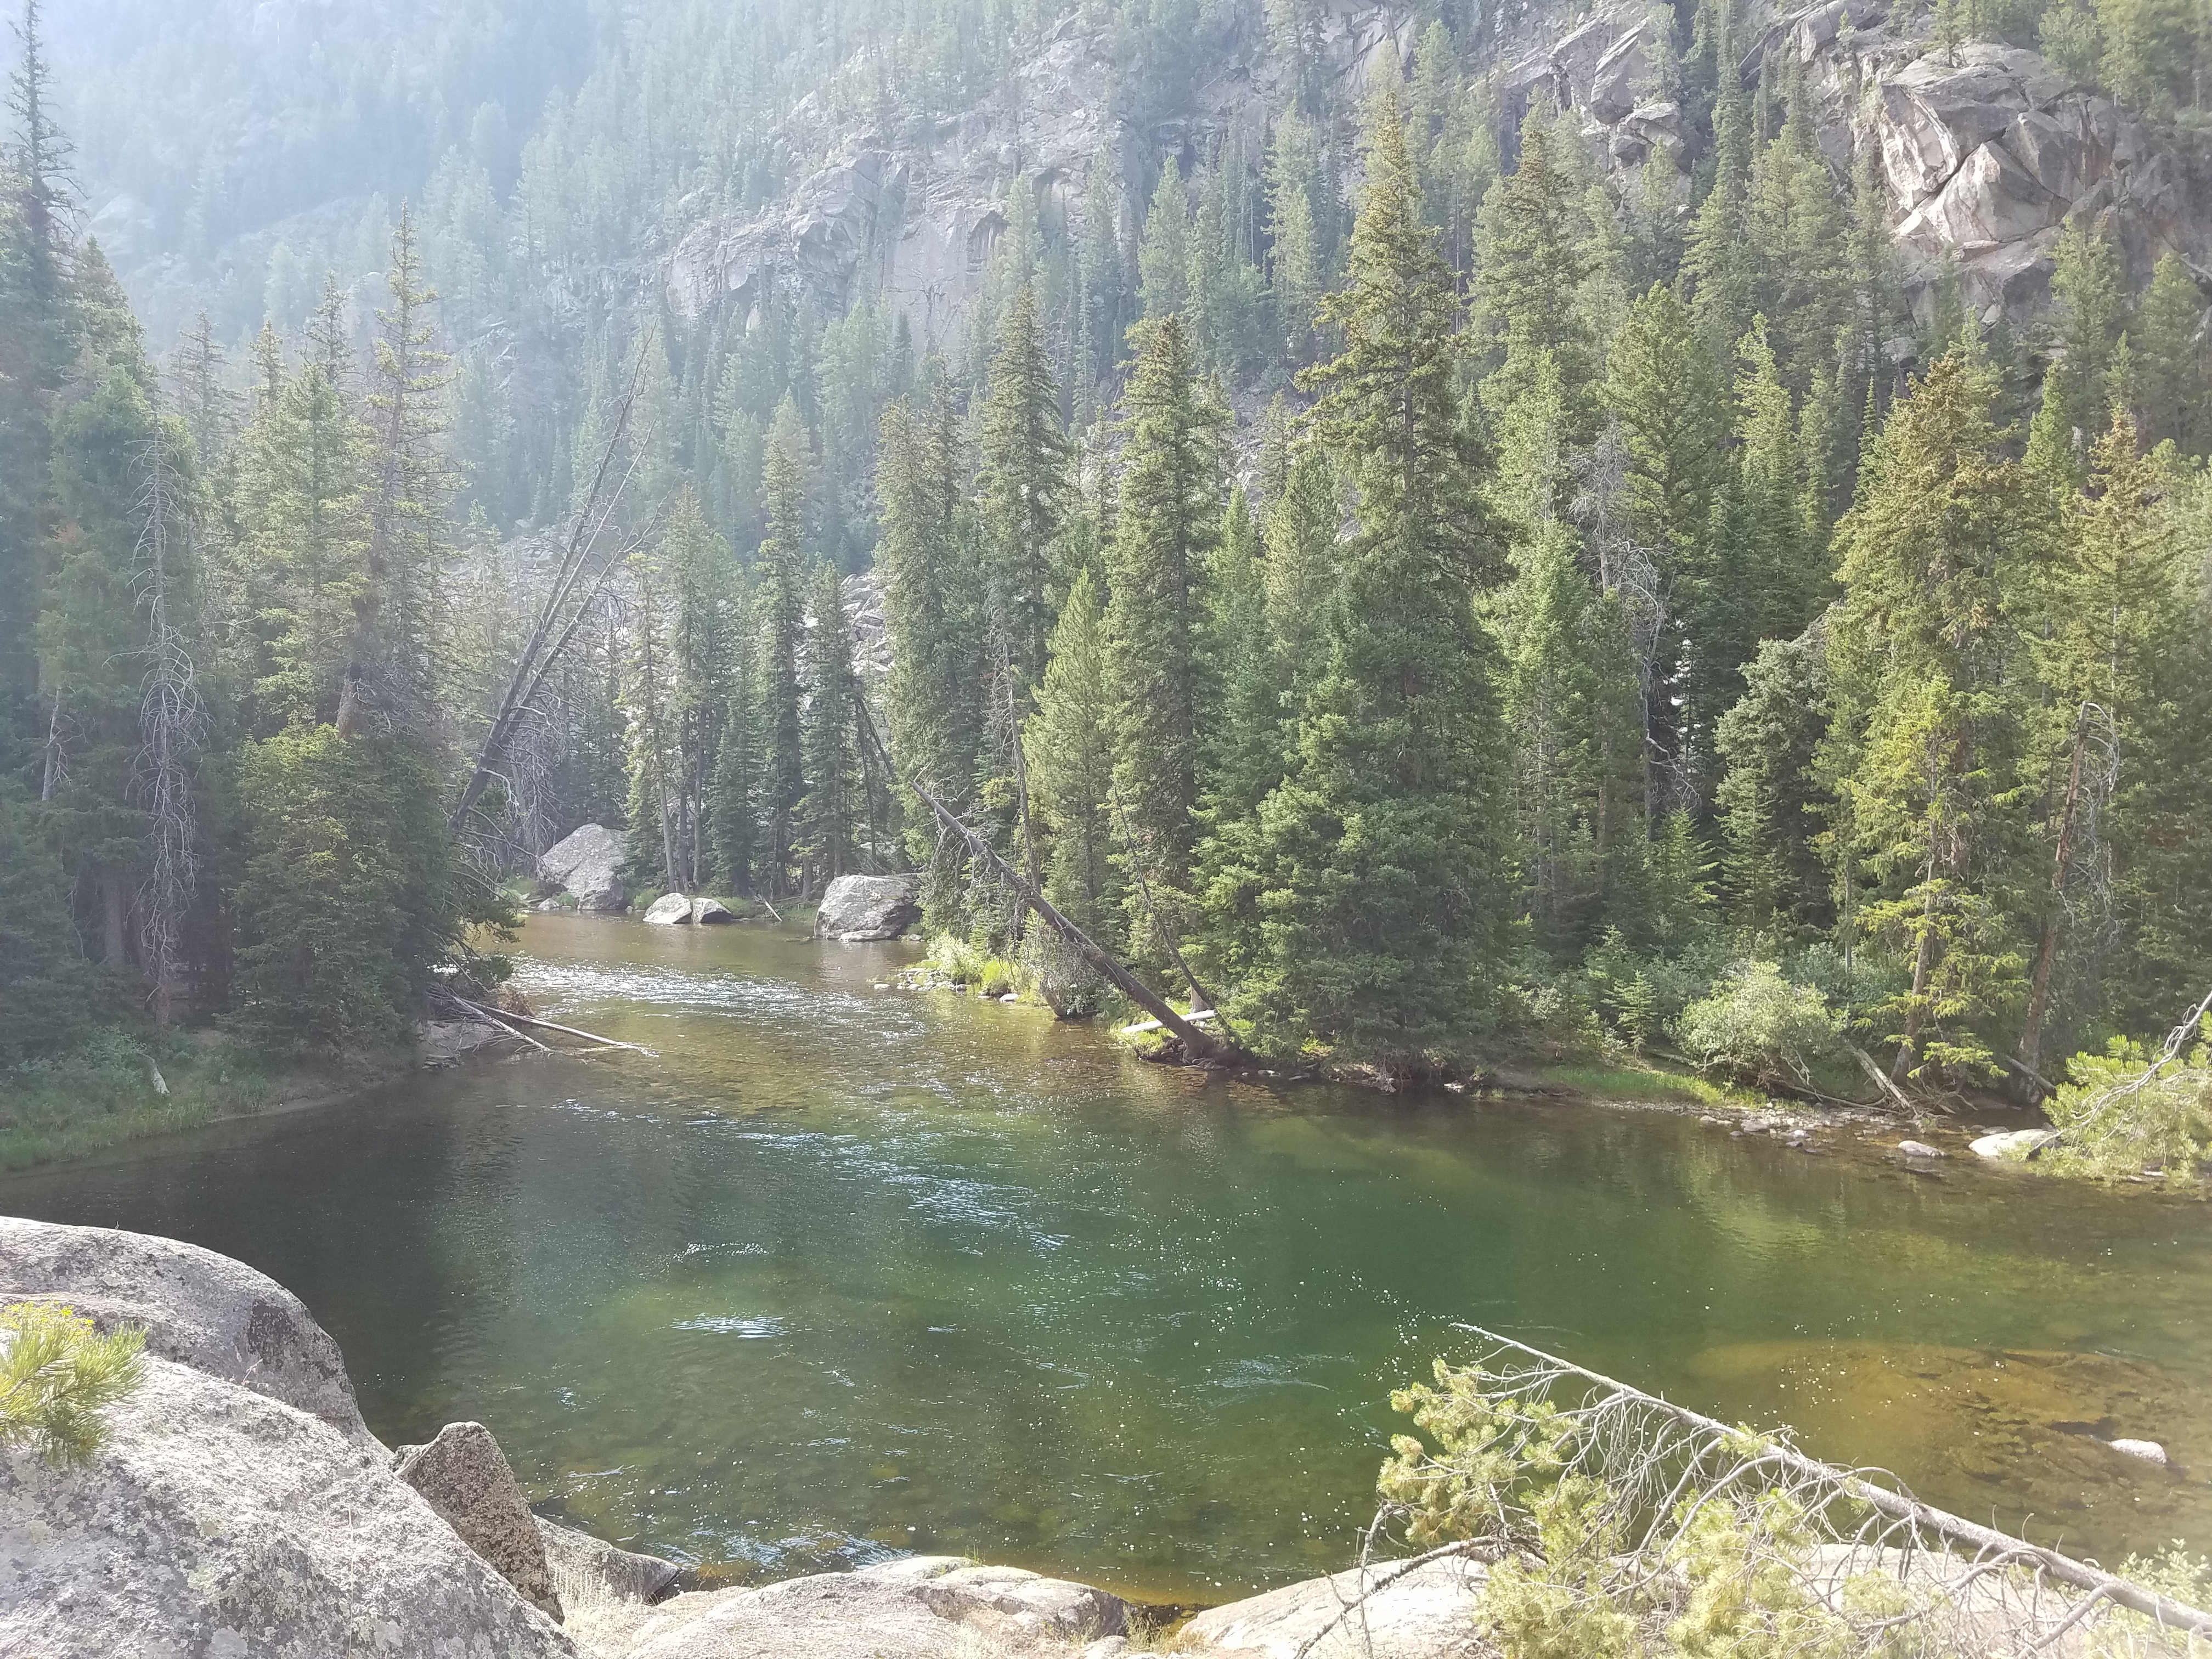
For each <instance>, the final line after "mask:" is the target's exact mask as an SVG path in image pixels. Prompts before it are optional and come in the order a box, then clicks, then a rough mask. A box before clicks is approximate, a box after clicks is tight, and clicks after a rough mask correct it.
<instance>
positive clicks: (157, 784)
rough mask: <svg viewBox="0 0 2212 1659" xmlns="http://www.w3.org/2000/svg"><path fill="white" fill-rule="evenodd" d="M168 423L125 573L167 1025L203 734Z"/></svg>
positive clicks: (156, 449)
mask: <svg viewBox="0 0 2212 1659" xmlns="http://www.w3.org/2000/svg"><path fill="white" fill-rule="evenodd" d="M170 444H171V438H170V432H169V429H168V428H167V425H166V424H165V423H164V422H161V421H158V420H157V421H156V422H155V426H154V435H153V436H152V437H151V438H149V440H147V441H146V443H145V445H144V446H143V450H142V452H141V453H140V456H139V468H140V471H141V474H142V482H141V483H140V485H139V489H138V515H139V520H140V527H139V532H138V540H137V545H136V547H135V548H134V549H133V565H134V569H133V572H132V580H133V582H134V585H135V586H136V588H137V597H138V604H139V606H140V608H141V609H143V611H145V612H146V649H145V657H146V674H145V678H144V681H143V684H142V689H141V690H140V693H139V700H138V754H137V765H136V768H135V771H134V776H133V779H132V783H133V787H134V789H135V792H136V793H137V797H138V799H139V802H140V804H141V805H143V806H144V808H145V810H146V817H147V821H148V824H149V838H150V840H151V842H152V847H153V860H152V863H151V865H150V866H149V868H148V870H147V873H146V880H145V884H144V885H143V887H141V888H140V890H139V893H138V944H139V954H140V963H141V966H142V967H143V969H144V970H145V975H146V982H147V984H148V986H149V987H150V989H149V996H150V1000H151V1001H152V1004H153V1008H154V1018H155V1020H156V1021H157V1022H158V1023H159V1024H163V1025H167V1024H168V1023H169V1014H170V1010H171V1008H172V1006H173V1004H174V1002H175V999H176V991H177V975H178V958H179V948H178V942H179V936H180V935H181V933H182V932H183V929H184V921H185V913H186V912H187V911H189V910H190V909H191V903H192V894H193V891H194V890H195V889H196V887H197V884H198V880H199V843H198V826H197V821H196V819H195V817H194V812H193V802H192V770H193V757H194V756H195V755H196V754H197V752H198V750H199V745H200V741H201V739H202V738H203V737H204V735H205V732H206V726H207V714H206V709H205V708H204V706H203V704H202V703H201V701H200V693H199V674H198V671H197V669H196V668H195V667H194V665H193V663H192V659H191V653H190V651H189V650H188V649H187V648H186V642H185V634H184V630H183V629H180V628H179V627H178V626H177V623H176V620H175V618H174V617H173V614H172V609H171V599H172V593H171V588H172V585H173V581H174V580H175V571H174V568H173V567H174V565H175V562H176V557H177V556H178V555H179V553H185V552H188V547H180V546H179V545H177V544H179V543H182V542H185V541H186V539H187V538H189V537H190V535H191V521H190V518H189V515H188V513H187V512H186V510H185V491H184V484H183V481H182V479H181V478H180V477H179V474H178V471H177V467H176V458H175V455H174V453H173V451H172V449H171V447H170Z"/></svg>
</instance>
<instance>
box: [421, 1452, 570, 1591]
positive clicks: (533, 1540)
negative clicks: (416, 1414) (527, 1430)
mask: <svg viewBox="0 0 2212 1659" xmlns="http://www.w3.org/2000/svg"><path fill="white" fill-rule="evenodd" d="M392 1472H393V1473H394V1474H397V1475H398V1477H399V1478H400V1479H401V1480H404V1481H405V1482H406V1483H407V1484H408V1485H409V1486H412V1487H413V1488H414V1489H415V1490H416V1492H420V1493H422V1498H423V1500H424V1501H425V1502H426V1503H428V1504H429V1505H430V1507H431V1508H432V1509H433V1510H436V1511H437V1513H438V1515H439V1517H440V1518H441V1520H443V1521H444V1522H446V1524H447V1526H449V1527H451V1528H453V1530H454V1532H456V1533H457V1534H459V1536H460V1540H461V1541H462V1542H463V1543H464V1544H466V1545H467V1546H468V1547H470V1548H471V1549H472V1550H474V1551H475V1552H476V1553H477V1554H478V1555H479V1556H481V1557H483V1559H484V1560H485V1561H486V1562H487V1563H489V1565H490V1566H491V1568H492V1570H493V1571H495V1572H496V1573H498V1574H499V1576H500V1577H502V1578H504V1579H506V1580H507V1583H510V1584H512V1585H513V1586H514V1588H515V1591H516V1593H517V1594H519V1595H521V1596H522V1598H523V1599H524V1600H525V1601H528V1602H529V1603H530V1604H531V1605H532V1607H536V1608H537V1609H538V1611H539V1612H541V1613H544V1614H545V1615H546V1617H548V1618H549V1619H552V1620H556V1622H557V1621H558V1620H559V1619H560V1618H561V1598H560V1597H559V1596H558V1595H556V1594H555V1593H554V1589H553V1574H552V1570H551V1569H550V1567H549V1566H548V1565H546V1559H545V1541H544V1538H543V1537H542V1536H541V1535H540V1534H539V1532H538V1517H537V1516H533V1515H532V1514H531V1512H530V1505H529V1504H527V1503H526V1502H525V1501H524V1499H523V1496H522V1488H521V1487H520V1486H517V1485H516V1484H515V1480H514V1471H513V1469H512V1468H509V1467H508V1466H507V1455H506V1454H505V1453H504V1452H502V1451H501V1450H500V1449H499V1442H498V1441H496V1440H495V1439H493V1438H492V1433H491V1431H490V1430H489V1429H487V1428H486V1427H484V1425H483V1424H481V1423H448V1424H447V1425H446V1426H445V1427H444V1428H442V1429H441V1430H439V1431H438V1433H437V1436H436V1437H435V1439H433V1440H431V1441H430V1442H429V1443H428V1444H427V1445H422V1446H402V1447H401V1448H400V1449H398V1451H397V1452H395V1453H393V1454H392Z"/></svg>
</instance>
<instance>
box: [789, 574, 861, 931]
mask: <svg viewBox="0 0 2212 1659" xmlns="http://www.w3.org/2000/svg"><path fill="white" fill-rule="evenodd" d="M812 587H813V591H812V594H811V609H812V611H813V613H814V615H813V620H812V623H811V626H810V627H809V629H807V638H806V693H807V696H806V730H805V761H806V795H805V799H804V800H802V801H801V802H800V803H799V852H800V854H801V855H802V856H803V857H804V858H805V860H806V868H807V880H806V884H807V885H808V886H810V887H811V886H812V885H813V884H814V883H815V882H816V881H817V880H819V881H821V882H822V883H823V884H827V883H829V882H831V881H835V880H836V878H838V877H839V876H842V875H847V874H849V873H851V872H853V871H854V870H855V869H857V868H858V867H859V865H860V829H861V828H862V827H863V826H864V825H865V824H866V821H867V798H866V793H864V780H863V778H862V775H861V772H860V678H859V676H858V675H857V674H855V673H854V669H853V630H852V627H851V624H850V623H848V621H847V620H846V617H845V599H844V592H843V590H842V588H841V587H840V586H839V585H838V581H837V571H836V567H835V566H833V565H829V564H823V565H821V566H819V567H817V569H816V571H815V575H814V581H813V584H812Z"/></svg>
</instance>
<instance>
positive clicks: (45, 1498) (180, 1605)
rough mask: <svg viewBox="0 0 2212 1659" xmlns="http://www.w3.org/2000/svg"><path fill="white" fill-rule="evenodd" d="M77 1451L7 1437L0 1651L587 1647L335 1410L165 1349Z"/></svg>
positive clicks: (70, 1657)
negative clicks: (36, 1447)
mask: <svg viewBox="0 0 2212 1659" xmlns="http://www.w3.org/2000/svg"><path fill="white" fill-rule="evenodd" d="M146 1372H147V1374H146V1378H145V1381H144V1382H143V1384H142V1385H141V1386H140V1387H139V1388H138V1389H137V1391H136V1392H135V1393H133V1394H132V1395H130V1396H129V1397H128V1398H127V1399H125V1400H124V1401H121V1402H120V1403H118V1405H116V1406H114V1407H111V1408H110V1409H109V1410H108V1412H107V1413H106V1426H107V1435H106V1443H105V1444H104V1445H103V1446H102V1447H101V1449H100V1450H99V1451H97V1452H95V1453H94V1455H93V1456H92V1457H91V1459H90V1460H89V1461H88V1462H86V1463H84V1464H82V1465H81V1466H79V1467H76V1468H63V1467H59V1466H57V1465H54V1464H51V1463H48V1462H44V1461H43V1460H41V1459H40V1457H39V1456H37V1455H34V1454H33V1453H32V1452H30V1451H28V1450H21V1449H19V1450H15V1451H12V1452H4V1453H0V1654H6V1655H19V1654H20V1655H23V1656H26V1659H29V1656H33V1655H35V1656H37V1659H125V1656H128V1659H248V1656H251V1659H333V1656H337V1655H346V1656H361V1659H412V1656H416V1655H421V1656H426V1659H428V1656H436V1659H574V1656H575V1652H576V1650H575V1648H574V1644H572V1643H571V1642H570V1641H569V1639H568V1637H567V1636H565V1635H564V1634H563V1633H562V1632H561V1630H560V1629H559V1628H558V1627H557V1626H555V1625H554V1623H553V1622H552V1620H550V1619H548V1618H547V1617H546V1616H545V1615H544V1613H540V1612H539V1611H538V1609H537V1608H535V1607H532V1606H531V1605H530V1604H529V1603H528V1602H526V1601H524V1600H523V1599H522V1598H521V1597H520V1596H519V1595H516V1594H515V1593H514V1591H513V1589H511V1588H510V1587H509V1586H508V1585H507V1583H506V1581H505V1580H503V1579H502V1578H501V1577H500V1576H499V1575H498V1574H497V1573H495V1572H494V1571H492V1570H491V1568H490V1567H489V1566H488V1565H485V1564H484V1562H483V1561H482V1560H481V1559H478V1558H477V1555H476V1553H474V1552H473V1551H471V1549H470V1548H469V1547H468V1546H467V1545H465V1544H464V1543H463V1542H462V1541H461V1540H460V1538H459V1536H458V1535H457V1534H455V1533H454V1531H453V1528H451V1527H449V1526H447V1524H446V1523H445V1522H443V1521H441V1520H440V1519H439V1518H438V1516H437V1515H436V1514H435V1512H434V1511H433V1510H431V1508H430V1506H429V1505H428V1504H427V1503H425V1502H424V1501H423V1499H422V1497H421V1496H420V1495H419V1494H417V1493H416V1492H415V1491H414V1490H413V1489H412V1488H411V1487H410V1486H407V1485H406V1484H405V1483H404V1481H402V1480H399V1479H398V1477H397V1476H395V1475H394V1474H392V1471H391V1469H390V1468H388V1467H387V1464H386V1457H385V1455H384V1454H383V1452H382V1450H381V1449H380V1448H377V1447H375V1446H374V1445H372V1444H366V1443H363V1441H362V1439H358V1438H355V1437H349V1435H347V1434H345V1433H344V1432H343V1431H340V1430H339V1429H338V1428H337V1427H335V1426H333V1425H331V1424H330V1423H328V1422H326V1421H325V1420H324V1419H322V1418H320V1417H319V1416H315V1415H311V1414H310V1413H307V1412H304V1411H301V1410H299V1409H298V1408H296V1407H293V1406H290V1405H288V1404H286V1403H284V1402H283V1401H281V1400H277V1399H275V1398H272V1397H271V1396H270V1395H269V1394H267V1393H265V1392H257V1391H256V1390H255V1389H254V1388H253V1387H252V1383H251V1382H250V1381H249V1382H248V1383H246V1384H244V1385H241V1384H240V1383H230V1382H225V1381H223V1380H222V1379H221V1378H219V1377H216V1376H209V1375H207V1374H206V1373H204V1372H202V1371H199V1370H193V1369H192V1368H191V1367H190V1366H187V1365H183V1364H177V1363H175V1362H174V1361H172V1360H169V1359H165V1358H149V1360H148V1361H147V1363H146Z"/></svg>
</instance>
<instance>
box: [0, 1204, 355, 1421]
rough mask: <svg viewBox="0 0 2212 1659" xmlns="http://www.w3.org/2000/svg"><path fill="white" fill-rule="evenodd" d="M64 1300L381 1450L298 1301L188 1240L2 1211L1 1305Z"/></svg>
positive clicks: (151, 1347) (106, 1327)
mask: <svg viewBox="0 0 2212 1659" xmlns="http://www.w3.org/2000/svg"><path fill="white" fill-rule="evenodd" d="M33 1300H39V1301H52V1302H61V1303H66V1304H68V1305H69V1306H70V1307H72V1308H75V1309H76V1310H77V1311H78V1312H79V1313H81V1314H83V1315H84V1316H86V1317H88V1318H89V1319H90V1320H91V1321H92V1322H94V1324H95V1325H97V1326H98V1327H99V1328H100V1329H102V1330H103V1331H112V1330H113V1329H115V1328H117V1327H118V1326H121V1325H135V1326H137V1327H139V1328H141V1329H143V1330H144V1332H145V1333H146V1351H147V1352H149V1353H152V1354H158V1355H160V1356H161V1358H165V1359H173V1360H175V1361H176V1362H178V1363H179V1364H185V1365H189V1366H191V1368H192V1369H193V1370H198V1371H204V1372H205V1373H206V1374H207V1375H209V1376H215V1377H220V1378H222V1380H224V1381H225V1382H228V1383H236V1384H237V1385H238V1386H239V1387H240V1388H243V1389H252V1391H253V1392H254V1393H256V1394H258V1395H266V1396H267V1397H268V1398H270V1399H271V1400H279V1401H283V1402H284V1404H286V1405H288V1406H291V1407H297V1408H298V1409H299V1410H301V1411H303V1412H306V1413H307V1414H308V1415H309V1416H311V1417H315V1418H319V1419H321V1420H322V1421H323V1422H325V1423H326V1424H328V1425H330V1426H331V1428H332V1429H333V1430H335V1431H337V1433H338V1434H339V1435H340V1436H342V1437H343V1438H344V1439H346V1440H347V1441H349V1442H350V1443H353V1444H355V1445H358V1446H364V1447H369V1448H373V1449H376V1450H377V1451H378V1452H381V1450H382V1449H381V1448H380V1447H379V1446H378V1445H377V1443H376V1441H375V1439H374V1437H372V1436H371V1435H370V1434H369V1431H368V1425H366V1424H364V1423H363V1422H362V1420H361V1407H360V1406H359V1404H358V1403H356V1401H355V1399H354V1395H353V1383H352V1382H351V1381H350V1380H349V1378H348V1377H347V1376H346V1371H345V1360H344V1357H343V1355H341V1354H340V1353H339V1352H338V1345H337V1343H335V1342H333V1341H331V1339H330V1337H329V1335H328V1334H326V1333H325V1331H324V1330H323V1328H322V1327H321V1326H319V1325H318V1324H316V1323H315V1322H314V1319H313V1316H311V1315H310V1314H309V1313H308V1312H307V1308H306V1307H305V1305H304V1304H301V1301H300V1298H299V1297H296V1296H294V1295H293V1294H292V1293H291V1291H288V1290H286V1289H285V1288H284V1287H283V1285H279V1284H278V1283H277V1282H276V1280H275V1279H270V1278H268V1277H267V1276H266V1275H264V1274H262V1273H256V1272H254V1271H253V1269H252V1268H251V1267H247V1266H246V1264H245V1263H243V1262H240V1261H232V1260H231V1259H230V1258H229V1257H228V1256H227V1255H216V1253H215V1252H214V1251H213V1250H204V1249H200V1248H199V1246H198V1245H197V1244H185V1243H179V1241H178V1240H176V1239H173V1238H155V1237H151V1236H149V1235H148V1234H145V1233H126V1232H118V1231H114V1230H113V1229H112V1228H107V1227H67V1226H62V1225H58V1224H57V1223H53V1222H46V1221H27V1220H23V1219H21V1218H18V1217H15V1216H0V1302H25V1301H33Z"/></svg>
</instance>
